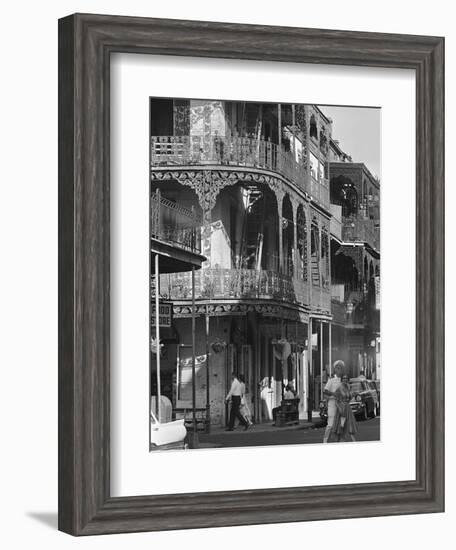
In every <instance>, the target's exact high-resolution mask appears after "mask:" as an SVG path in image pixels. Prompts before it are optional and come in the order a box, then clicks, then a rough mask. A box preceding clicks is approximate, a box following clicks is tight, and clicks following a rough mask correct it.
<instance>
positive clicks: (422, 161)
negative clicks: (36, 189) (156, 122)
mask: <svg viewBox="0 0 456 550" xmlns="http://www.w3.org/2000/svg"><path fill="white" fill-rule="evenodd" d="M113 52H130V53H151V54H163V55H185V56H199V57H219V58H231V59H250V60H267V61H284V62H296V63H325V64H337V65H354V66H371V67H394V68H406V69H413V70H414V71H415V73H416V479H415V480H408V481H399V482H385V483H365V484H351V485H333V486H320V487H315V486H312V487H294V488H282V489H261V490H237V491H223V492H208V493H194V494H175V495H155V496H141V497H122V498H113V497H111V496H110V389H109V388H110V386H109V381H110V351H109V350H110V340H109V338H110V336H109V335H110V329H109V318H110V284H109V280H110V267H109V249H110V230H109V227H110V213H109V196H110V177H109V163H110V159H109V144H110V134H109V126H110V120H109V116H110V81H109V76H110V54H111V53H113ZM443 410H444V40H443V38H438V37H429V36H407V35H393V34H378V33H363V32H344V31H333V30H317V29H301V28H281V27H263V26H258V25H237V24H228V23H205V22H197V21H178V20H161V19H145V18H137V17H118V16H98V15H83V14H76V15H72V16H69V17H66V18H64V19H61V20H60V21H59V410H58V413H59V529H60V530H62V531H65V532H67V533H70V534H73V535H91V534H102V533H121V532H135V531H153V530H165V529H188V528H199V527H217V526H227V525H248V524H258V523H281V522H292V521H306V520H322V519H336V518H353V517H367V516H380V515H397V514H417V513H430V512H441V511H443V510H444V422H443Z"/></svg>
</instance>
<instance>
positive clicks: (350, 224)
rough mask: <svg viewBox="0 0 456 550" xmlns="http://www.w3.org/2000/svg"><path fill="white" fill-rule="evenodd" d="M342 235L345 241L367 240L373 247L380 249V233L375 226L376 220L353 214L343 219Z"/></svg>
mask: <svg viewBox="0 0 456 550" xmlns="http://www.w3.org/2000/svg"><path fill="white" fill-rule="evenodd" d="M342 237H343V240H344V242H365V243H368V244H370V245H371V246H372V247H373V248H375V249H377V250H379V249H380V234H379V231H378V230H377V229H376V228H375V222H374V220H371V219H365V218H361V217H358V216H353V217H351V218H349V219H345V220H344V221H343V228H342Z"/></svg>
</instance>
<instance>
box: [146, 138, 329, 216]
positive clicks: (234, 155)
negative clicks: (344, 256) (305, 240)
mask: <svg viewBox="0 0 456 550" xmlns="http://www.w3.org/2000/svg"><path fill="white" fill-rule="evenodd" d="M151 165H152V168H153V167H160V166H201V165H203V166H204V165H221V166H226V167H247V168H254V169H261V170H267V171H271V172H276V173H277V174H280V175H281V176H283V177H284V178H286V179H287V180H288V181H290V182H291V183H293V184H294V185H295V186H296V187H297V188H298V189H300V190H302V191H304V192H306V193H308V194H309V195H310V196H311V197H312V198H313V199H314V200H315V201H316V202H318V203H319V204H321V205H322V206H324V207H325V208H327V209H328V208H329V182H328V181H327V180H324V179H323V180H317V179H316V178H314V177H313V176H312V177H310V176H309V175H308V172H307V168H306V166H305V165H304V163H303V162H300V161H298V160H297V159H296V156H295V154H293V153H292V152H290V151H286V150H285V149H284V147H283V146H281V145H277V144H275V143H272V142H270V141H265V140H262V139H256V138H252V137H237V136H226V137H225V136H219V135H211V136H210V137H207V136H202V135H192V136H152V137H151Z"/></svg>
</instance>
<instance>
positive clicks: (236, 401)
mask: <svg viewBox="0 0 456 550" xmlns="http://www.w3.org/2000/svg"><path fill="white" fill-rule="evenodd" d="M240 406H241V396H240V395H232V396H231V410H230V422H229V424H228V428H229V429H230V430H232V429H233V428H234V421H235V420H236V418H237V419H238V420H239V423H240V424H242V425H243V426H246V425H247V420H246V419H245V418H244V417H243V416H242V414H241V412H240V411H239V407H240Z"/></svg>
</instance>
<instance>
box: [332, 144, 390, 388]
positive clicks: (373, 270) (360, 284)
mask: <svg viewBox="0 0 456 550" xmlns="http://www.w3.org/2000/svg"><path fill="white" fill-rule="evenodd" d="M330 148H331V160H332V162H331V163H330V174H331V179H330V189H331V207H332V209H333V214H334V215H335V216H334V220H335V219H338V220H340V224H339V229H340V235H339V238H333V239H332V240H331V285H332V286H331V289H332V290H331V294H332V297H331V303H332V313H333V324H334V330H333V343H332V345H333V353H335V354H337V355H338V356H341V358H342V359H344V360H345V362H346V364H347V365H348V366H349V368H350V374H351V376H358V375H359V374H360V373H361V372H363V373H364V374H365V375H366V376H367V377H368V378H380V376H381V362H380V181H379V180H378V179H377V178H375V177H374V176H373V175H372V174H371V173H370V171H369V170H368V168H367V167H366V166H365V164H363V163H355V162H353V161H352V159H351V158H350V157H349V156H348V155H347V154H346V153H344V152H343V151H341V149H340V146H339V144H338V143H337V142H335V143H334V142H332V143H331V145H330ZM333 223H334V221H333Z"/></svg>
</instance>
